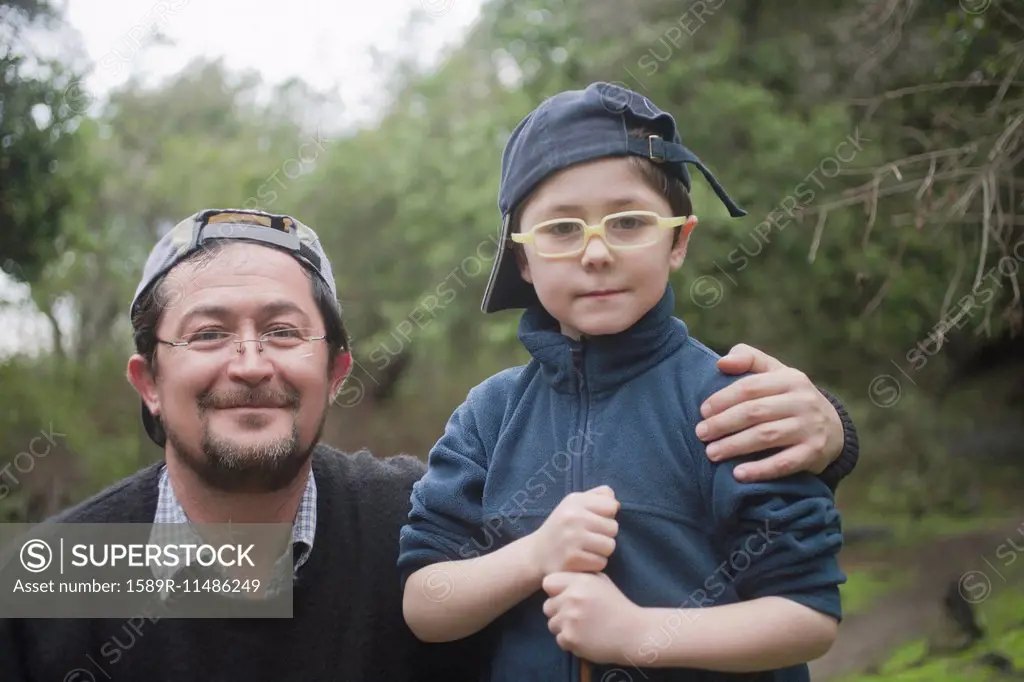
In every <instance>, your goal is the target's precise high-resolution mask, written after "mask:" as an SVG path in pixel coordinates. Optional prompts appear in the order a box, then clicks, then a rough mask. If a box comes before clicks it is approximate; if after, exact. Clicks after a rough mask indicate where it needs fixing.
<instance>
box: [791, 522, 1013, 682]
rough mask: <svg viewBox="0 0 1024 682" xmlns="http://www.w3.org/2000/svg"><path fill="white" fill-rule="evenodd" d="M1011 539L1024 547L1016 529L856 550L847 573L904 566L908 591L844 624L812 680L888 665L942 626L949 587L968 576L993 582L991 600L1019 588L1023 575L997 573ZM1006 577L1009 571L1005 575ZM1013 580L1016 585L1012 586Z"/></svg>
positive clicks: (973, 583) (974, 582) (973, 582)
mask: <svg viewBox="0 0 1024 682" xmlns="http://www.w3.org/2000/svg"><path fill="white" fill-rule="evenodd" d="M1009 537H1013V538H1016V539H1017V541H1018V547H1019V546H1021V543H1022V542H1024V539H1022V538H1021V537H1020V535H1019V534H1018V531H1017V527H1016V526H1014V527H1011V528H1007V529H1004V530H1000V531H999V532H984V533H971V534H967V535H961V536H955V537H950V538H943V539H940V540H936V541H934V542H932V543H929V544H928V545H926V546H924V547H922V548H919V549H896V550H874V551H868V552H865V551H856V552H854V551H852V550H851V551H850V552H849V554H848V555H847V556H844V557H843V558H842V559H841V561H842V562H843V568H844V570H846V571H847V572H851V571H853V570H856V569H857V568H861V567H866V566H867V565H875V566H878V565H887V566H891V565H902V566H906V567H908V568H910V570H911V571H912V577H911V579H910V581H908V583H907V586H906V587H904V588H901V589H899V590H897V591H895V592H893V593H890V594H888V595H886V596H884V597H883V598H881V599H880V600H879V602H878V603H876V604H875V605H874V606H873V607H869V608H868V609H866V610H864V611H862V612H860V613H855V614H853V615H851V616H850V617H848V618H846V619H844V620H843V623H842V624H841V625H840V626H839V638H838V639H837V641H836V643H835V644H834V645H833V647H832V649H831V650H830V651H829V653H828V654H826V655H825V656H823V657H822V658H820V659H818V660H817V661H814V662H813V663H812V664H811V666H810V668H811V679H812V680H814V681H815V682H819V681H825V680H834V679H838V678H840V677H844V676H846V675H851V674H855V673H858V672H862V671H864V670H865V669H866V668H868V667H870V666H874V665H878V664H881V663H882V662H884V661H885V660H886V659H887V658H888V656H889V654H890V653H891V652H892V651H893V650H894V649H895V648H897V647H899V646H900V645H901V644H904V643H906V642H908V641H910V640H913V639H917V638H919V637H921V636H924V635H926V634H927V633H928V632H929V629H930V628H934V626H935V624H936V623H937V622H941V619H942V599H943V596H944V594H945V592H946V590H947V589H948V587H949V585H950V584H951V582H953V581H957V580H960V579H961V577H962V576H964V575H965V573H967V572H968V571H976V572H977V571H984V572H985V575H986V576H988V577H989V579H990V581H991V583H990V584H991V587H992V595H997V594H998V592H999V591H1000V589H1020V578H1021V577H1022V576H1021V575H1016V576H1006V575H1003V576H1000V575H997V572H996V571H997V569H998V568H999V567H1000V565H1001V562H1002V561H1003V559H998V558H997V557H996V552H997V549H998V548H999V547H1000V545H1002V544H1003V543H1005V542H1006V539H1007V538H1009ZM1004 551H1005V550H1004ZM883 552H884V556H883ZM844 554H845V552H844ZM1003 556H1004V557H1005V554H1004V555H1003ZM986 561H987V562H988V563H986ZM1014 568H1015V569H1016V570H1015V571H1013V573H1016V574H1024V566H1020V567H1018V566H1014ZM1007 572H1009V569H1005V570H1004V572H1003V573H1007ZM1000 577H1002V578H1003V580H1001V579H1000ZM1011 578H1016V580H1015V581H1013V582H1011ZM982 580H983V578H981V576H980V574H978V573H975V574H973V576H972V577H971V578H968V579H967V580H965V581H964V583H963V584H964V585H965V586H968V587H971V588H974V589H981V587H980V586H981V585H982V582H981V581H982ZM1013 583H1016V584H1013ZM965 592H966V590H965Z"/></svg>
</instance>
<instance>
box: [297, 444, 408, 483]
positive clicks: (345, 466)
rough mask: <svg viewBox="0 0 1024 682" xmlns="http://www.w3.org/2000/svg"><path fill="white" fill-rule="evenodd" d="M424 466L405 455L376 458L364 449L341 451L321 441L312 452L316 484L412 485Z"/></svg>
mask: <svg viewBox="0 0 1024 682" xmlns="http://www.w3.org/2000/svg"><path fill="white" fill-rule="evenodd" d="M426 470H427V469H426V465H425V464H424V463H423V462H422V461H421V460H420V459H419V458H417V457H414V456H412V455H408V454H398V455H389V456H387V457H378V456H377V455H374V454H373V453H372V452H370V451H369V450H366V449H362V450H357V451H355V452H345V451H343V450H339V449H337V448H335V447H333V446H330V445H327V444H325V443H320V444H318V445H317V446H316V448H315V450H314V452H313V471H314V473H315V474H316V476H317V486H318V487H319V486H320V485H321V481H323V482H324V483H326V484H327V485H331V484H345V485H346V487H353V488H358V489H366V488H367V487H375V488H391V487H400V488H409V489H411V488H412V484H413V483H415V482H416V481H418V480H419V479H420V478H421V477H422V476H423V474H424V473H425V472H426Z"/></svg>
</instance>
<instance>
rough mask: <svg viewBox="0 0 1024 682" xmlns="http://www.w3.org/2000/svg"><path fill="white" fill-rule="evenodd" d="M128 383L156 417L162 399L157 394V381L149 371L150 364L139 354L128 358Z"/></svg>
mask: <svg viewBox="0 0 1024 682" xmlns="http://www.w3.org/2000/svg"><path fill="white" fill-rule="evenodd" d="M126 376H127V377H128V382H129V383H130V384H131V385H132V386H133V387H134V388H135V391H136V392H137V393H138V394H139V397H140V398H142V401H143V402H144V403H146V407H148V408H149V411H150V412H152V413H153V416H154V417H155V416H156V415H157V414H159V412H160V398H159V396H158V395H157V392H156V380H155V379H154V377H153V374H152V373H151V372H150V371H149V364H147V363H146V358H144V357H142V356H141V355H139V354H138V353H136V354H135V355H132V356H131V357H130V358H128V369H127V371H126Z"/></svg>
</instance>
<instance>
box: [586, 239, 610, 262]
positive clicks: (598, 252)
mask: <svg viewBox="0 0 1024 682" xmlns="http://www.w3.org/2000/svg"><path fill="white" fill-rule="evenodd" d="M611 260H612V250H611V249H609V248H608V244H606V243H605V241H604V240H603V239H601V238H600V237H597V236H595V237H591V238H590V241H589V242H587V245H586V246H585V247H584V249H583V256H582V261H583V265H601V264H603V263H607V262H609V261H611Z"/></svg>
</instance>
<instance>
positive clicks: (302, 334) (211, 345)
mask: <svg viewBox="0 0 1024 682" xmlns="http://www.w3.org/2000/svg"><path fill="white" fill-rule="evenodd" d="M310 331H311V330H309V329H299V328H287V329H272V330H270V331H268V332H265V333H263V334H260V336H259V337H258V338H255V339H243V338H240V337H239V335H238V334H235V333H233V332H226V331H221V330H219V329H217V330H214V329H211V330H203V331H198V332H194V333H192V334H186V335H185V336H183V337H182V338H181V340H180V341H164V340H163V339H157V341H159V342H160V343H162V344H165V345H168V346H174V347H179V348H186V349H188V350H190V351H194V352H197V353H202V354H204V355H226V354H227V353H229V352H230V350H231V349H232V348H234V350H235V351H236V352H238V353H241V352H242V344H245V343H253V342H255V343H256V348H257V349H258V350H259V352H260V353H263V352H264V351H270V352H271V353H272V354H274V355H290V354H292V353H295V352H297V351H300V350H302V349H304V348H308V347H309V345H310V344H311V343H313V342H314V341H325V340H326V339H327V335H326V334H321V335H319V336H311V335H310V334H309V332H310Z"/></svg>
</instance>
